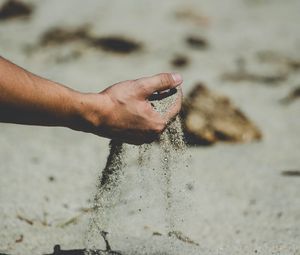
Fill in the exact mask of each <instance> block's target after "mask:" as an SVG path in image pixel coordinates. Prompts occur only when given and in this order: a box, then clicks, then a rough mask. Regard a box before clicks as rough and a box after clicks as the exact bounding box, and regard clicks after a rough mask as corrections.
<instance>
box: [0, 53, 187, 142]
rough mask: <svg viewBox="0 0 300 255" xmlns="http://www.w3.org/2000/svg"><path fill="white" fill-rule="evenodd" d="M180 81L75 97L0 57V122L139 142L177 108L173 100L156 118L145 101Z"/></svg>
mask: <svg viewBox="0 0 300 255" xmlns="http://www.w3.org/2000/svg"><path fill="white" fill-rule="evenodd" d="M181 83H182V80H181V77H180V76H178V75H175V76H174V75H171V74H159V75H155V76H152V77H148V78H141V79H138V80H132V81H125V82H121V83H118V84H115V85H113V86H111V87H109V88H107V89H106V90H104V91H102V92H101V93H80V92H77V91H75V90H72V89H70V88H68V87H66V86H63V85H61V84H58V83H55V82H53V81H49V80H46V79H43V78H41V77H38V76H36V75H34V74H32V73H30V72H28V71H26V70H24V69H22V68H20V67H18V66H16V65H14V64H13V63H11V62H9V61H7V60H5V59H3V58H1V57H0V122H8V123H18V124H28V125H42V126H62V127H68V128H71V129H74V130H79V131H84V132H89V133H94V134H96V135H99V136H104V137H108V138H114V139H119V140H122V141H124V142H128V143H133V144H142V143H146V142H151V141H153V140H155V139H156V137H157V135H159V133H161V132H162V131H163V130H164V128H165V127H166V123H167V122H168V121H169V120H170V119H171V118H172V117H174V116H175V115H176V114H177V113H178V112H179V110H180V107H181V96H178V99H177V101H176V103H175V104H174V106H173V107H172V108H171V109H170V111H169V112H168V113H167V114H166V115H165V116H160V115H159V114H158V113H157V112H156V111H155V110H153V108H152V107H151V105H150V103H149V102H148V100H147V98H148V97H149V96H150V95H151V94H152V93H153V92H155V91H162V90H165V89H169V88H174V87H177V86H178V85H180V84H181Z"/></svg>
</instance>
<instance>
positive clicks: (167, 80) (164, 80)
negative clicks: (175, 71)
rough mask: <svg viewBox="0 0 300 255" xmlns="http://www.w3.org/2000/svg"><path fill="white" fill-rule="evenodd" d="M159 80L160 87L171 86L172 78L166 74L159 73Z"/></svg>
mask: <svg viewBox="0 0 300 255" xmlns="http://www.w3.org/2000/svg"><path fill="white" fill-rule="evenodd" d="M159 80H160V85H161V86H162V87H165V86H168V85H171V84H173V78H172V76H171V75H170V74H168V73H161V74H159Z"/></svg>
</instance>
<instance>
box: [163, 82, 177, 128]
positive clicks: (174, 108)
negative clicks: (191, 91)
mask: <svg viewBox="0 0 300 255" xmlns="http://www.w3.org/2000/svg"><path fill="white" fill-rule="evenodd" d="M177 89H178V92H177V93H178V95H177V98H176V101H175V102H174V104H173V105H171V107H170V109H169V110H168V111H167V112H166V113H165V114H164V115H163V118H164V121H165V123H166V124H168V123H169V122H170V121H171V120H172V119H174V118H175V117H176V115H177V114H178V113H179V112H180V109H181V104H182V90H181V88H180V87H179V88H177Z"/></svg>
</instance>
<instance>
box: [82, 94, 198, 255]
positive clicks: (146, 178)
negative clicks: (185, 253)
mask: <svg viewBox="0 0 300 255" xmlns="http://www.w3.org/2000/svg"><path fill="white" fill-rule="evenodd" d="M173 92H174V91H173ZM176 92H177V90H176V91H175V93H170V95H169V96H168V97H166V98H164V99H161V100H155V101H152V105H153V107H154V109H155V110H157V111H158V112H159V113H160V114H162V115H163V114H164V113H165V112H166V111H168V109H169V108H170V107H171V106H172V105H173V104H174V102H175V100H176V98H177V96H178V93H176ZM134 151H137V157H135V160H134V161H135V166H136V165H138V171H136V172H135V173H133V174H132V176H133V177H131V178H134V180H135V181H133V183H134V184H133V185H132V186H131V185H129V186H130V190H128V188H127V190H126V189H125V190H124V186H125V185H124V184H125V183H126V182H128V181H129V180H130V176H126V174H127V173H128V172H130V170H129V167H128V165H129V164H130V160H129V159H128V158H129V156H130V155H132V154H133V152H134ZM155 152H156V153H155ZM129 154H130V155H129ZM157 155H159V156H158V157H157ZM155 160H156V164H155ZM187 161H188V158H187V153H186V145H185V142H184V138H183V132H182V128H181V121H180V118H179V116H176V117H175V119H174V120H172V121H171V122H170V123H169V125H168V127H167V128H166V130H165V131H164V132H163V133H162V135H161V137H160V140H159V142H158V144H157V143H152V144H144V145H141V146H132V145H128V144H122V143H120V142H117V141H114V140H112V141H111V142H110V153H109V156H108V159H107V163H106V166H105V168H104V170H103V172H102V173H101V175H100V178H99V182H98V184H97V191H96V195H95V197H94V204H93V209H94V210H93V213H92V216H91V219H90V223H89V227H88V231H87V234H86V248H87V254H137V253H135V252H134V251H133V250H132V249H133V248H129V252H128V249H127V250H126V249H125V248H124V247H123V245H122V246H121V247H118V250H120V249H122V251H114V250H112V248H113V249H114V248H115V247H114V245H113V247H112V248H111V245H110V243H109V241H108V240H110V236H111V235H113V234H119V236H121V238H123V239H126V240H127V243H130V240H133V239H134V237H133V238H131V237H130V236H129V237H128V235H126V232H128V231H126V229H125V228H119V229H117V230H116V228H115V227H112V225H118V224H116V223H115V222H116V221H118V220H119V221H120V217H121V216H123V215H124V214H125V210H126V206H127V203H130V201H134V202H132V203H136V204H137V206H136V208H139V209H138V212H139V213H143V212H146V213H147V212H149V211H151V210H152V211H153V212H154V213H152V214H151V213H149V215H148V216H143V217H141V219H143V220H145V218H146V222H149V221H150V222H151V221H154V218H159V219H158V221H159V222H160V223H162V224H160V225H159V226H161V225H163V226H164V228H163V229H160V231H162V232H163V233H164V234H160V233H159V232H153V235H155V233H159V236H162V235H164V237H165V238H166V240H165V241H164V242H169V246H170V247H176V245H174V243H172V242H174V241H175V239H176V240H177V241H178V240H180V242H185V243H189V244H190V245H191V244H192V245H198V244H197V243H196V242H194V241H193V240H191V239H190V238H189V237H186V236H185V235H183V234H182V232H181V231H178V229H176V227H177V226H176V224H177V221H178V220H179V218H180V217H178V215H176V207H180V205H178V203H179V202H178V201H180V195H179V193H180V192H178V187H175V185H173V183H172V180H173V178H174V176H173V175H174V170H176V169H177V170H178V171H179V170H182V168H183V167H187ZM151 182H152V183H151ZM138 186H139V189H137V188H136V187H138ZM129 193H130V194H129ZM124 201H125V202H124ZM128 201H129V202H128ZM142 201H144V203H143V202H142ZM145 201H147V202H146V203H145ZM149 201H154V202H153V203H152V204H151V203H150V202H149ZM124 204H125V205H124ZM145 204H147V206H143V205H145ZM122 205H124V207H123V209H118V208H119V207H120V206H122ZM118 210H119V211H121V216H120V215H118V216H117V214H116V213H115V211H118ZM155 210H157V211H158V212H157V211H155ZM123 217H124V216H123ZM147 217H148V218H149V219H147ZM124 219H125V221H127V218H126V216H125V217H124ZM134 224H135V225H136V224H138V223H134ZM144 224H145V223H144ZM153 225H155V224H153ZM114 232H119V233H114ZM129 233H130V230H129ZM135 236H136V235H135ZM147 242H148V243H149V240H148V241H147ZM170 247H169V248H170ZM123 248H124V249H125V250H126V251H123ZM162 249H163V250H162V251H161V252H162V254H169V253H166V252H167V251H166V250H167V249H164V248H162ZM172 249H173V248H172ZM174 249H175V248H174ZM142 250H143V251H142ZM147 250H148V251H147ZM169 250H170V249H169ZM97 252H98V253H97ZM124 252H125V253H124ZM156 252H157V251H156ZM169 252H171V254H174V253H173V252H172V251H169ZM138 254H154V253H153V251H152V252H150V251H149V248H146V247H145V246H142V248H140V250H139V251H138ZM155 254H157V253H155Z"/></svg>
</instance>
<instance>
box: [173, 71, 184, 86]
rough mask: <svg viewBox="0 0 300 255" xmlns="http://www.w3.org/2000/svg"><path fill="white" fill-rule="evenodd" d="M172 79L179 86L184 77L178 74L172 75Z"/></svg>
mask: <svg viewBox="0 0 300 255" xmlns="http://www.w3.org/2000/svg"><path fill="white" fill-rule="evenodd" d="M172 78H173V80H174V81H175V83H176V84H179V83H181V82H182V77H181V75H180V74H178V73H172Z"/></svg>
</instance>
